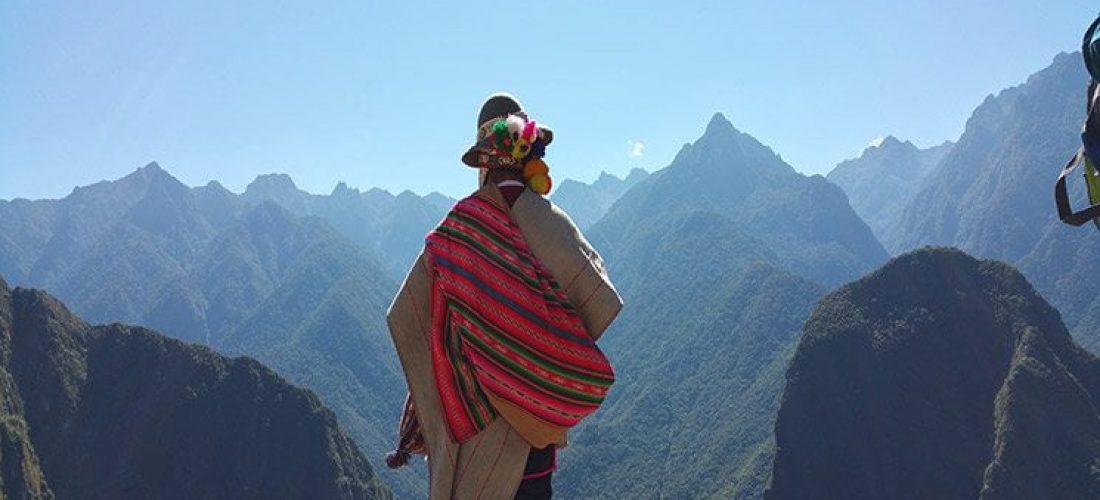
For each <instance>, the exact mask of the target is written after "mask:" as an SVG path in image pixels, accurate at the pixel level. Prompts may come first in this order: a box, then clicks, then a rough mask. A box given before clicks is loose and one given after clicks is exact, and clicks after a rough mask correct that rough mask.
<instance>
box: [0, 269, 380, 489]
mask: <svg viewBox="0 0 1100 500" xmlns="http://www.w3.org/2000/svg"><path fill="white" fill-rule="evenodd" d="M0 384H2V387H3V392H2V393H0V400H2V401H0V404H2V406H0V469H2V471H3V476H2V477H3V484H2V485H0V491H2V493H3V495H0V496H6V497H8V498H53V497H54V496H56V497H57V498H389V497H390V494H389V491H388V490H387V489H386V488H385V487H384V486H383V485H382V484H381V483H380V482H379V481H378V479H377V478H376V477H375V475H374V473H373V472H372V470H371V468H370V466H369V465H368V464H367V461H366V460H365V459H364V457H363V456H362V454H361V453H360V452H359V449H358V448H357V447H356V445H355V444H354V442H352V440H351V439H350V438H348V436H347V435H346V434H344V432H343V431H342V430H341V429H340V428H339V426H338V425H337V424H336V418H335V416H334V415H333V414H332V412H330V411H329V410H327V409H326V408H324V407H323V406H322V405H321V403H320V401H319V400H318V399H317V397H316V396H314V395H313V394H312V393H310V392H307V391H305V390H302V389H299V388H297V387H294V386H292V385H290V384H288V383H287V382H285V381H284V380H283V379H281V378H280V377H279V376H277V375H275V373H274V372H272V371H271V370H268V369H267V368H265V367H264V366H263V365H261V364H259V363H258V362H256V361H254V360H252V359H248V358H237V359H228V358H225V357H223V356H220V355H218V354H216V353H214V352H213V351H211V350H210V349H208V348H204V347H197V346H191V345H187V344H183V343H182V342H179V341H176V340H171V339H168V338H166V337H163V336H161V335H159V334H157V333H156V332H153V331H151V330H146V329H143V328H137V327H128V326H122V325H119V324H113V325H108V326H96V327H92V326H89V325H88V324H86V323H84V322H83V321H81V320H80V319H78V318H77V317H76V316H74V315H72V314H71V313H69V311H68V310H67V309H66V308H65V307H64V306H63V305H62V304H61V303H60V302H58V301H57V300H55V299H54V298H53V297H50V296H49V295H46V294H45V293H43V292H40V291H36V290H28V289H22V288H16V289H15V290H10V289H8V287H7V285H6V284H4V283H3V281H0Z"/></svg>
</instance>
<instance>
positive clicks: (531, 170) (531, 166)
mask: <svg viewBox="0 0 1100 500" xmlns="http://www.w3.org/2000/svg"><path fill="white" fill-rule="evenodd" d="M549 172H550V167H547V166H546V162H544V161H542V158H532V159H531V161H528V162H527V165H524V166H523V178H524V179H530V178H532V177H534V176H536V175H546V174H547V173H549Z"/></svg>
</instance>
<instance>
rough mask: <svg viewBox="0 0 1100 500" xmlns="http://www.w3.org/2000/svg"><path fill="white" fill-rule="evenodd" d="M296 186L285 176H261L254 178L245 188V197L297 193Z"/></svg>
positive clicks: (275, 174)
mask: <svg viewBox="0 0 1100 500" xmlns="http://www.w3.org/2000/svg"><path fill="white" fill-rule="evenodd" d="M298 191H299V190H298V186H297V185H295V184H294V179H291V178H290V176H289V175H287V174H279V173H273V174H262V175H258V176H256V179H254V180H253V181H252V182H250V183H249V184H248V187H246V188H245V191H244V192H245V195H250V194H252V195H255V194H282V193H297V192H298Z"/></svg>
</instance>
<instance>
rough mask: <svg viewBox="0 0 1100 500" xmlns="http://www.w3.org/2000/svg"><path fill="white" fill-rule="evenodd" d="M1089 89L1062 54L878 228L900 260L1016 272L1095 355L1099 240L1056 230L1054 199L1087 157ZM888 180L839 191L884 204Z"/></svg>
mask: <svg viewBox="0 0 1100 500" xmlns="http://www.w3.org/2000/svg"><path fill="white" fill-rule="evenodd" d="M1087 82H1088V75H1087V73H1086V72H1085V70H1084V68H1083V67H1082V65H1081V57H1080V54H1061V55H1059V56H1057V57H1055V58H1054V61H1053V63H1052V64H1051V65H1050V66H1049V67H1047V68H1045V69H1043V70H1042V71H1039V72H1037V73H1036V74H1034V75H1032V76H1031V77H1029V78H1028V80H1027V82H1025V83H1024V84H1021V85H1019V86H1017V87H1012V88H1009V89H1006V90H1004V91H1002V92H1000V93H998V94H997V95H990V96H989V97H988V98H986V100H985V101H984V102H983V103H981V105H980V106H978V108H977V109H975V111H974V114H973V115H972V116H971V118H970V119H969V120H968V121H967V125H966V129H965V131H964V132H963V134H962V136H961V137H960V138H959V140H958V142H957V144H956V145H954V146H953V147H952V148H951V151H950V152H949V153H947V154H946V155H945V156H944V157H943V159H942V160H941V161H940V163H939V164H938V165H937V166H936V167H935V168H934V169H933V170H932V171H931V172H930V173H928V174H927V175H926V176H925V178H924V181H922V183H921V186H920V187H919V189H917V191H916V192H915V193H914V194H913V196H912V197H911V199H910V200H909V201H908V203H907V204H906V205H905V207H904V208H903V209H902V210H901V212H900V214H899V215H897V216H895V217H893V218H889V217H887V218H885V219H884V220H883V221H882V222H881V223H882V225H883V227H884V229H883V231H882V234H883V244H884V245H885V246H886V247H887V248H889V249H890V250H891V251H892V252H895V253H898V252H902V251H906V250H911V249H914V248H918V247H920V246H923V245H952V246H956V247H958V248H961V249H963V250H965V251H967V252H970V253H972V254H974V255H976V256H980V257H984V258H994V259H1001V260H1005V261H1007V262H1010V263H1013V264H1015V265H1017V266H1018V267H1019V268H1020V270H1021V271H1022V272H1023V273H1024V275H1025V276H1027V277H1028V279H1029V280H1030V281H1031V282H1032V283H1033V284H1034V285H1035V288H1036V289H1037V290H1039V292H1040V293H1041V294H1042V295H1043V296H1044V297H1045V298H1046V299H1047V300H1049V301H1050V302H1051V304H1053V305H1054V306H1055V307H1057V308H1058V310H1059V311H1060V312H1061V314H1062V317H1063V319H1064V321H1065V323H1066V325H1067V326H1068V327H1069V329H1070V332H1071V333H1072V334H1073V335H1074V337H1075V338H1076V339H1077V340H1078V341H1079V342H1080V343H1081V344H1082V345H1083V346H1084V347H1086V348H1088V349H1090V350H1092V352H1094V353H1097V352H1100V297H1098V296H1097V294H1096V293H1095V292H1096V286H1095V285H1096V283H1097V282H1098V280H1100V263H1097V261H1096V259H1095V258H1094V252H1093V251H1092V249H1093V248H1095V245H1096V234H1094V231H1087V230H1083V229H1085V228H1073V227H1070V226H1067V225H1065V224H1062V223H1061V222H1059V221H1058V217H1057V212H1056V211H1055V208H1054V202H1053V196H1052V194H1051V192H1052V189H1053V183H1054V179H1055V178H1056V176H1057V173H1058V171H1059V169H1060V168H1061V166H1062V165H1063V164H1065V161H1066V159H1068V157H1069V156H1070V155H1071V154H1072V153H1073V152H1074V151H1076V150H1077V148H1078V147H1080V139H1079V136H1080V130H1081V123H1082V122H1083V120H1084V117H1085V99H1084V97H1085V86H1086V83H1087ZM842 165H845V164H842ZM896 166H898V164H891V165H890V166H888V167H887V168H886V169H885V170H886V171H893V170H896V168H895V167H896ZM840 170H841V166H838V167H837V171H834V172H835V173H836V175H840V174H841V172H838V171H840ZM849 170H854V169H849ZM881 170H883V169H877V170H871V169H866V170H865V171H864V174H862V175H861V176H860V177H859V178H858V179H855V180H853V181H852V182H851V183H842V184H841V185H842V186H845V185H846V186H848V187H847V188H846V189H848V192H849V195H850V197H851V198H852V199H853V200H855V199H867V198H869V197H873V196H878V192H877V191H875V190H876V189H880V188H881V189H884V190H886V191H889V187H888V186H889V184H888V183H882V182H878V181H879V179H880V178H881V177H882V176H883V175H884V174H883V173H882V172H881ZM853 173H854V172H853ZM830 176H834V174H830ZM1072 180H1073V181H1078V179H1076V178H1075V179H1072ZM884 184H885V186H884ZM1075 187H1078V188H1079V189H1080V190H1081V191H1080V192H1083V189H1084V188H1083V187H1081V186H1075Z"/></svg>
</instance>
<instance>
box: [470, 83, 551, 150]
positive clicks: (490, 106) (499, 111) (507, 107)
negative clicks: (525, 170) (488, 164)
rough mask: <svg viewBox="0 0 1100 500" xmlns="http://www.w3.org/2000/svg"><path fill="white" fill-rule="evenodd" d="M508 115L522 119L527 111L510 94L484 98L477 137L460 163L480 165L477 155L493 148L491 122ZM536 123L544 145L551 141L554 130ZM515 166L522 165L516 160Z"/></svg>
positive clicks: (479, 114) (497, 94)
mask: <svg viewBox="0 0 1100 500" xmlns="http://www.w3.org/2000/svg"><path fill="white" fill-rule="evenodd" d="M509 115H519V116H522V117H523V118H524V119H526V118H527V112H526V111H524V110H523V105H522V104H520V103H519V100H517V99H516V98H515V97H513V96H512V95H511V94H507V93H503V92H501V93H496V94H493V95H491V96H489V97H488V98H487V99H485V103H484V104H482V105H481V112H480V113H478V115H477V139H476V141H475V142H474V144H473V145H472V146H470V148H469V149H467V150H466V152H465V153H463V154H462V163H465V164H466V165H469V166H471V167H478V166H480V164H479V162H478V155H479V154H485V152H486V151H489V150H491V149H493V148H492V145H493V136H492V134H491V132H492V125H493V123H494V122H495V121H496V120H498V119H501V118H507V117H508V116H509ZM536 125H537V126H538V129H539V135H540V136H541V137H543V138H544V141H545V142H544V145H549V144H550V143H551V142H553V140H554V131H553V130H551V129H550V128H549V127H545V126H543V125H542V124H536ZM515 166H516V167H519V166H522V165H521V164H520V163H518V162H517V163H516V165H515Z"/></svg>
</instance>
